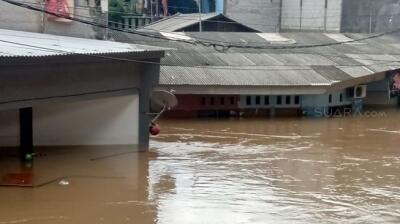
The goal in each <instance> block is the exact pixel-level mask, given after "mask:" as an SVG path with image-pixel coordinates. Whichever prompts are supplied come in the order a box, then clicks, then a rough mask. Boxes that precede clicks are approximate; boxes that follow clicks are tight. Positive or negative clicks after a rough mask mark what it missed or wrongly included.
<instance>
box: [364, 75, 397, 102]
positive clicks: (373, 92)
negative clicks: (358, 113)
mask: <svg viewBox="0 0 400 224" xmlns="http://www.w3.org/2000/svg"><path fill="white" fill-rule="evenodd" d="M397 100H398V99H397V98H396V97H395V98H390V97H389V80H388V79H384V80H381V81H378V82H372V83H369V84H368V86H367V98H366V99H365V104H366V105H397V103H398V101H397Z"/></svg>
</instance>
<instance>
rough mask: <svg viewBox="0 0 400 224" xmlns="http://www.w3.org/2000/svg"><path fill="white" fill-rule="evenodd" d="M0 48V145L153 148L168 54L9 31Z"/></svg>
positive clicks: (3, 32)
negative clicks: (157, 95) (154, 112)
mask: <svg viewBox="0 0 400 224" xmlns="http://www.w3.org/2000/svg"><path fill="white" fill-rule="evenodd" d="M0 49H1V50H0V89H2V94H1V95H0V120H2V121H7V122H1V125H0V148H1V147H3V146H9V147H15V146H22V148H25V149H26V148H28V149H30V148H31V147H32V146H70V145H75V146H87V145H132V146H134V147H137V148H139V149H141V150H146V149H147V147H148V143H149V142H148V141H149V133H148V128H149V118H148V111H149V98H150V92H151V90H152V88H153V86H155V85H156V84H157V80H158V76H159V65H157V62H159V60H160V57H162V56H163V55H164V50H163V49H161V48H155V47H147V46H141V45H133V44H128V43H116V42H107V41H98V40H88V39H79V38H72V37H63V36H55V35H48V34H38V33H28V32H21V31H11V30H0ZM146 62H148V63H146Z"/></svg>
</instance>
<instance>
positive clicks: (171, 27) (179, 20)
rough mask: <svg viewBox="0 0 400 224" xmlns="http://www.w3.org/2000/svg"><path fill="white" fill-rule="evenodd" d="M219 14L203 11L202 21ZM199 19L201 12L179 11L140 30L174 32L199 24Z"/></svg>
mask: <svg viewBox="0 0 400 224" xmlns="http://www.w3.org/2000/svg"><path fill="white" fill-rule="evenodd" d="M219 15H220V14H217V13H203V14H201V21H206V20H209V19H211V18H214V17H217V16H219ZM199 21H200V15H199V13H193V14H180V13H178V14H175V15H173V16H171V17H167V18H165V19H161V20H158V21H156V22H154V23H150V24H148V25H147V26H144V27H142V28H141V29H139V30H156V31H165V32H173V31H178V30H181V29H183V28H186V27H188V26H192V25H194V24H197V23H198V22H199Z"/></svg>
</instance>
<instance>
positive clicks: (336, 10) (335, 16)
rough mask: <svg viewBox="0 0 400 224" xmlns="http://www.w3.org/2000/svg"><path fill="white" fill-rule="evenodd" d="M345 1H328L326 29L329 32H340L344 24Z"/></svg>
mask: <svg viewBox="0 0 400 224" xmlns="http://www.w3.org/2000/svg"><path fill="white" fill-rule="evenodd" d="M342 4H343V0H328V10H327V13H326V29H327V30H328V31H335V32H340V29H341V22H342Z"/></svg>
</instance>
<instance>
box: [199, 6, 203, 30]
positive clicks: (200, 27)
mask: <svg viewBox="0 0 400 224" xmlns="http://www.w3.org/2000/svg"><path fill="white" fill-rule="evenodd" d="M201 1H202V0H198V3H199V4H198V5H199V32H203V27H202V24H201Z"/></svg>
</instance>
